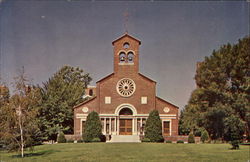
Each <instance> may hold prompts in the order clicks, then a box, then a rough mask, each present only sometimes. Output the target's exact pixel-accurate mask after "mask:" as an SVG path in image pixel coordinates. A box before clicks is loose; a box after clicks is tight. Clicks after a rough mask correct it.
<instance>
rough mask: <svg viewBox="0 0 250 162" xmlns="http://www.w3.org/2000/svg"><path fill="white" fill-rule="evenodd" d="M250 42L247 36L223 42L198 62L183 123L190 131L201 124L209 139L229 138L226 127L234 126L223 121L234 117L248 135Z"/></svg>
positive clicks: (249, 124) (249, 125) (249, 123)
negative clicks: (231, 41)
mask: <svg viewBox="0 0 250 162" xmlns="http://www.w3.org/2000/svg"><path fill="white" fill-rule="evenodd" d="M249 44H250V38H249V37H246V38H244V39H242V40H239V41H238V43H237V44H235V45H231V44H227V45H223V46H221V47H220V49H219V50H217V51H213V53H212V55H211V56H209V57H205V60H204V61H203V62H201V63H199V64H198V68H197V71H196V75H195V81H196V84H197V88H196V89H195V90H194V91H193V92H192V95H191V97H190V100H189V102H188V105H187V106H186V107H185V110H184V112H183V116H182V118H181V120H182V123H181V124H182V125H184V126H185V127H186V128H188V129H190V131H192V130H195V129H198V128H200V127H203V128H205V129H206V130H207V131H208V133H209V135H210V137H211V138H212V139H219V138H221V139H225V140H228V138H225V136H226V132H225V130H233V129H231V128H228V125H227V124H225V121H228V120H227V119H228V118H229V117H232V116H233V117H234V118H238V119H239V121H240V122H242V123H243V124H244V132H245V133H246V134H247V135H248V136H249V128H250V122H249V121H250V119H249V117H250V115H249V113H250V46H249ZM232 123H233V124H235V122H232ZM235 127H237V126H235ZM234 130H235V129H234ZM238 131H241V130H238ZM241 138H242V134H241Z"/></svg>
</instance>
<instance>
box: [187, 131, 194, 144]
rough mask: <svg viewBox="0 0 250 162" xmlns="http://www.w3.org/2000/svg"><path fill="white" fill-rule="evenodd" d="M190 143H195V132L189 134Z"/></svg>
mask: <svg viewBox="0 0 250 162" xmlns="http://www.w3.org/2000/svg"><path fill="white" fill-rule="evenodd" d="M188 143H195V139H194V134H193V133H190V134H189V135H188Z"/></svg>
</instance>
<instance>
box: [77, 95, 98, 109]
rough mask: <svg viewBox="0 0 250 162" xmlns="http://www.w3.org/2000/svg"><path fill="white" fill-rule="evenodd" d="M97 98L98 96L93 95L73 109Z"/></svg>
mask: <svg viewBox="0 0 250 162" xmlns="http://www.w3.org/2000/svg"><path fill="white" fill-rule="evenodd" d="M95 98H96V96H94V97H92V98H90V99H87V100H86V101H83V102H82V103H79V104H78V105H76V106H74V107H73V109H75V108H77V107H79V106H82V105H84V104H86V103H88V102H90V101H92V100H94V99H95Z"/></svg>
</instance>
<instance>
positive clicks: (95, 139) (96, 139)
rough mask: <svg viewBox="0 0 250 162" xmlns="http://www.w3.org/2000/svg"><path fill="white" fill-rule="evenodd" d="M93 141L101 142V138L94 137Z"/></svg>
mask: <svg viewBox="0 0 250 162" xmlns="http://www.w3.org/2000/svg"><path fill="white" fill-rule="evenodd" d="M91 142H101V140H100V138H93V139H92V140H91Z"/></svg>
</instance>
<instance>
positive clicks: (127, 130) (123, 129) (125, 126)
mask: <svg viewBox="0 0 250 162" xmlns="http://www.w3.org/2000/svg"><path fill="white" fill-rule="evenodd" d="M119 132H120V135H132V119H120V128H119Z"/></svg>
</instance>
